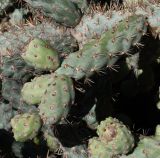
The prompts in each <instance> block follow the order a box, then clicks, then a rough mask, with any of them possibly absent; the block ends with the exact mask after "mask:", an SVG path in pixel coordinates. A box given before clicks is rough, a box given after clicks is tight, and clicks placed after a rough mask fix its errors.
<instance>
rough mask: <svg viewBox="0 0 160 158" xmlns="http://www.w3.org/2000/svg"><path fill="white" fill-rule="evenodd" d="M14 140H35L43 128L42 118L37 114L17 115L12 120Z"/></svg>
mask: <svg viewBox="0 0 160 158" xmlns="http://www.w3.org/2000/svg"><path fill="white" fill-rule="evenodd" d="M11 126H12V129H13V134H14V138H15V140H16V141H19V142H25V141H26V140H29V139H33V138H34V137H35V136H36V135H37V134H38V131H39V129H40V127H41V119H40V116H39V115H37V114H35V113H32V114H30V113H25V114H20V115H16V116H15V117H14V118H12V119H11Z"/></svg>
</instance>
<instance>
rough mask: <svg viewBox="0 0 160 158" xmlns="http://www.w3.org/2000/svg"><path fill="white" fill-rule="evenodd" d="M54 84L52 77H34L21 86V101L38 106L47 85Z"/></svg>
mask: <svg viewBox="0 0 160 158" xmlns="http://www.w3.org/2000/svg"><path fill="white" fill-rule="evenodd" d="M52 82H54V80H53V78H52V75H41V76H39V77H35V78H34V79H33V80H32V81H31V82H27V83H25V84H24V85H23V88H22V90H21V95H22V100H23V101H25V102H26V103H28V104H39V103H40V102H41V98H42V95H43V94H44V92H45V91H46V89H47V87H48V84H51V83H52Z"/></svg>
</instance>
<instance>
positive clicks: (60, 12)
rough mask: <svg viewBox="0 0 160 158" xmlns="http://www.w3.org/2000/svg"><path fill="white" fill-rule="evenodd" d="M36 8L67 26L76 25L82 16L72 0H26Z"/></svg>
mask: <svg viewBox="0 0 160 158" xmlns="http://www.w3.org/2000/svg"><path fill="white" fill-rule="evenodd" d="M25 1H26V2H27V3H29V4H30V5H31V6H32V7H34V8H41V9H42V11H43V13H44V14H45V15H46V16H48V17H51V18H53V19H54V20H55V21H56V22H58V23H60V24H63V25H65V26H69V27H74V26H76V25H77V24H78V23H79V21H80V19H81V16H82V13H81V11H80V9H79V8H78V6H77V5H76V4H75V3H73V2H72V1H70V0H54V1H52V0H47V1H44V0H25Z"/></svg>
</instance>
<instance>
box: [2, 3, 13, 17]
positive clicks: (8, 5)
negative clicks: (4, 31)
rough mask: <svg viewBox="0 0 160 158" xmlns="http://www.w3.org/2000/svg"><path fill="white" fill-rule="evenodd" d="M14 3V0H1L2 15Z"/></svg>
mask: <svg viewBox="0 0 160 158" xmlns="http://www.w3.org/2000/svg"><path fill="white" fill-rule="evenodd" d="M12 5H13V0H1V1H0V15H2V14H3V13H4V12H5V9H7V8H8V7H10V6H12Z"/></svg>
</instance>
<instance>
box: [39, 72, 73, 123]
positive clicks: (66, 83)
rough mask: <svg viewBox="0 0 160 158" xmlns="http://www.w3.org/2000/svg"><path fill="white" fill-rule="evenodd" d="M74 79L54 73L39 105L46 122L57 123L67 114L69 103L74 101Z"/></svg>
mask: <svg viewBox="0 0 160 158" xmlns="http://www.w3.org/2000/svg"><path fill="white" fill-rule="evenodd" d="M74 96H75V92H74V88H73V83H72V79H71V78H70V77H67V76H65V75H58V76H56V75H54V82H53V83H51V84H49V85H48V87H47V89H46V91H45V93H44V95H43V96H42V100H41V103H40V105H39V114H40V116H41V118H42V119H43V121H44V123H45V124H55V123H57V122H59V121H60V120H61V119H63V118H64V117H66V116H67V114H68V111H69V109H70V108H69V105H70V104H71V103H72V102H73V101H74Z"/></svg>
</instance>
